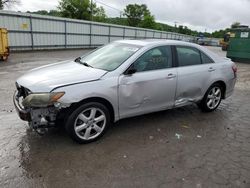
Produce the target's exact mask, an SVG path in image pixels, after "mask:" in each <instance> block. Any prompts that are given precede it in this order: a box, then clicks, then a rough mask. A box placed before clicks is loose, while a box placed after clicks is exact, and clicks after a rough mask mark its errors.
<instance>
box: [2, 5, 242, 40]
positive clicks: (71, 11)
mask: <svg viewBox="0 0 250 188" xmlns="http://www.w3.org/2000/svg"><path fill="white" fill-rule="evenodd" d="M2 2H3V0H0V9H1V5H2ZM91 8H92V15H93V17H92V18H91ZM124 11H125V13H124V15H125V16H126V18H121V17H120V18H119V17H116V18H108V17H107V16H106V14H105V10H104V8H103V7H97V5H96V4H95V3H93V5H92V7H91V3H90V1H89V0H60V2H59V7H58V10H50V11H46V10H39V11H36V12H31V13H34V14H41V15H49V16H62V17H67V18H74V19H84V20H91V19H93V21H97V22H106V23H110V24H117V25H128V26H134V27H142V28H148V29H156V30H160V31H167V32H178V33H182V34H186V35H192V36H198V35H200V34H202V35H203V36H205V37H214V38H223V37H224V35H225V34H226V33H227V32H229V31H230V29H228V28H227V29H225V30H219V31H215V32H213V33H208V32H204V33H201V32H197V31H194V30H191V29H189V28H188V27H187V26H182V25H180V26H179V27H173V26H170V25H168V24H164V23H157V22H155V18H154V16H153V15H152V14H151V13H150V11H149V9H148V8H147V6H146V5H145V4H142V5H138V4H129V5H127V6H126V8H125V9H124ZM239 25H240V23H239V22H235V23H233V24H232V25H231V27H232V28H234V27H237V26H239Z"/></svg>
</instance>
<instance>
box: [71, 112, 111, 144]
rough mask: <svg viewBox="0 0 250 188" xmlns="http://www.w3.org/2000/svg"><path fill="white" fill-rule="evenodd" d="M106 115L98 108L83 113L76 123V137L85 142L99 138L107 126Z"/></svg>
mask: <svg viewBox="0 0 250 188" xmlns="http://www.w3.org/2000/svg"><path fill="white" fill-rule="evenodd" d="M106 121H107V120H106V116H105V113H104V112H103V111H102V110H101V109H99V108H96V107H91V108H87V109H85V110H84V111H82V112H81V113H80V114H79V115H78V116H77V118H76V120H75V123H74V131H75V133H76V135H77V136H78V137H79V138H81V139H83V140H91V139H94V138H96V137H98V136H99V135H100V134H101V133H102V132H103V130H104V128H105V126H106Z"/></svg>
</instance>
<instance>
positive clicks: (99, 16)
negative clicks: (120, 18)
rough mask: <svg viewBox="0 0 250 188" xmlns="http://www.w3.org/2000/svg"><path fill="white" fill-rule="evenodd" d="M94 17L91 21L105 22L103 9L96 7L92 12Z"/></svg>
mask: <svg viewBox="0 0 250 188" xmlns="http://www.w3.org/2000/svg"><path fill="white" fill-rule="evenodd" d="M94 11H95V12H94V16H93V20H94V21H96V22H105V19H106V18H107V16H106V14H105V10H104V8H103V7H96V8H95V10H94Z"/></svg>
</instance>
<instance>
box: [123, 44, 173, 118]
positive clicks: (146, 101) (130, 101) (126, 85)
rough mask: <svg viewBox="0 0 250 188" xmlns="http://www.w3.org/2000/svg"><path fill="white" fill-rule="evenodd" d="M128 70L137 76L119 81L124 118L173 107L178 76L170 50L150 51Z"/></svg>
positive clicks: (156, 48)
mask: <svg viewBox="0 0 250 188" xmlns="http://www.w3.org/2000/svg"><path fill="white" fill-rule="evenodd" d="M129 69H134V70H136V72H135V73H134V74H127V73H125V74H122V75H121V76H120V78H119V113H120V117H121V118H124V117H129V116H135V115H139V114H144V113H148V112H153V111H158V110H162V109H166V108H171V107H173V105H174V98H175V90H176V76H177V75H176V68H175V67H173V64H172V51H171V47H170V46H159V47H155V48H152V49H150V50H148V51H147V52H145V53H144V54H143V55H142V56H141V57H139V58H138V59H137V60H136V61H135V62H134V63H133V64H132V65H131V66H130V68H129ZM129 69H128V70H129ZM128 70H127V72H128Z"/></svg>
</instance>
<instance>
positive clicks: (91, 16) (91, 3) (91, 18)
mask: <svg viewBox="0 0 250 188" xmlns="http://www.w3.org/2000/svg"><path fill="white" fill-rule="evenodd" d="M90 9H91V10H90V11H91V15H90V20H91V21H93V0H91V1H90Z"/></svg>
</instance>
